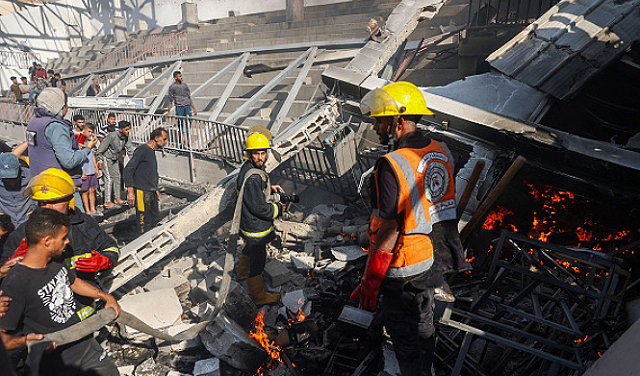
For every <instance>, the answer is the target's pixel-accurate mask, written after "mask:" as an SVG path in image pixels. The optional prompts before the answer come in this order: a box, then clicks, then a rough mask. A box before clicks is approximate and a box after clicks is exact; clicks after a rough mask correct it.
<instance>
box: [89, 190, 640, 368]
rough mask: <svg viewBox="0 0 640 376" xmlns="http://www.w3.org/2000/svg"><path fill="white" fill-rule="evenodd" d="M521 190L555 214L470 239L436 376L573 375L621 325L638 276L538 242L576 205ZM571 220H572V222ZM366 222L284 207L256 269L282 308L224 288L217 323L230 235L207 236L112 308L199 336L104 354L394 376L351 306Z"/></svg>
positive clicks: (509, 221)
mask: <svg viewBox="0 0 640 376" xmlns="http://www.w3.org/2000/svg"><path fill="white" fill-rule="evenodd" d="M518 184H519V183H518V182H514V183H513V186H516V187H517V186H518ZM523 186H525V187H528V186H527V185H526V184H524V185H523ZM527 189H529V193H531V197H529V196H527V198H526V199H525V198H523V196H518V195H517V194H515V193H514V192H509V191H507V192H506V193H505V195H504V196H505V197H507V198H513V197H515V196H518V197H519V203H520V204H522V203H526V204H531V203H536V202H538V203H541V204H539V206H541V207H547V208H551V207H553V209H549V210H552V211H553V215H551V214H549V213H545V212H544V211H543V210H541V209H540V208H538V207H535V205H533V204H531V205H533V206H534V207H535V208H534V209H531V208H528V209H526V210H524V209H522V208H520V209H518V208H513V207H509V206H508V205H506V206H505V205H503V204H504V203H502V202H498V203H497V206H496V207H495V208H494V210H492V211H491V212H490V213H489V215H488V216H487V219H486V220H485V222H484V226H483V228H482V229H478V230H477V231H476V232H475V233H474V235H473V236H472V237H471V238H470V239H469V241H468V242H467V246H468V248H467V250H468V259H467V261H469V262H471V263H472V264H473V266H474V269H473V270H472V271H469V272H465V273H460V274H456V275H451V276H449V277H447V280H448V282H449V284H450V287H451V290H452V292H453V294H454V295H455V297H456V301H455V302H453V303H441V302H438V304H437V307H436V317H440V321H439V323H438V324H437V325H438V328H439V329H438V342H437V349H436V353H435V356H436V363H435V369H436V370H437V375H438V376H444V375H460V374H463V375H478V374H479V375H530V374H534V373H535V372H534V371H536V372H537V371H540V372H541V374H552V373H555V374H558V375H574V374H575V375H577V374H581V373H582V372H584V370H586V369H587V368H588V367H589V366H590V365H591V364H593V362H594V361H595V360H596V359H598V357H599V356H600V355H601V354H602V353H603V352H604V351H606V350H607V348H609V347H610V345H611V344H612V343H613V342H614V341H615V340H616V339H617V338H618V337H619V336H620V335H621V334H622V333H623V332H624V330H625V328H626V326H625V325H626V322H625V320H624V315H623V314H622V312H623V308H624V303H625V295H626V294H627V291H628V289H629V286H630V285H632V283H630V281H632V280H633V276H632V274H631V273H630V272H629V269H628V267H627V266H625V265H626V264H625V260H624V259H623V258H621V257H618V256H621V255H622V254H623V253H624V252H621V251H615V250H614V251H612V252H609V253H605V252H602V250H601V249H598V250H593V249H586V248H584V246H585V245H587V244H589V245H591V246H593V245H594V244H595V245H598V244H599V245H600V246H601V247H602V248H607V247H608V246H606V245H605V244H604V243H603V242H604V240H602V239H603V238H602V237H601V236H600V235H597V236H591V237H586V236H584V237H583V238H584V239H585V240H580V241H581V243H577V244H572V246H574V248H568V247H566V246H563V245H558V244H551V243H548V242H545V241H542V240H540V239H543V240H549V239H558V236H557V235H556V234H557V233H558V232H565V233H566V232H569V231H568V230H567V227H566V225H563V226H560V224H559V222H558V220H560V219H562V220H566V218H567V215H566V213H564V212H563V209H562V207H563V206H564V207H565V209H567V207H568V206H571V204H570V203H569V202H568V201H566V200H564V199H562V197H565V198H569V197H571V195H569V194H566V193H562V192H561V193H560V194H559V195H558V196H559V197H561V199H557V198H549V199H541V198H540V197H538V198H536V197H535V196H536V195H534V194H533V193H532V192H534V190H533V188H531V187H529V188H527ZM536 192H540V190H538V191H536ZM547 193H549V192H547ZM514 195H515V196H514ZM551 196H552V195H551ZM573 199H575V197H574V198H573ZM553 205H556V206H555V207H554V206H553ZM584 205H585V204H584V203H583V202H580V204H579V206H581V207H584ZM570 210H572V211H573V213H574V217H573V219H575V217H576V214H575V213H578V211H577V210H575V208H570ZM545 218H546V219H545ZM550 218H555V219H554V221H555V222H551V221H550V220H549V219H550ZM579 219H580V220H578V222H580V223H583V222H584V221H583V220H582V219H581V218H579ZM367 222H368V212H367V210H364V209H362V208H359V207H357V206H356V205H353V206H349V207H347V206H344V205H319V206H317V207H315V208H313V210H311V211H310V212H309V213H306V215H305V213H304V212H303V210H302V208H301V206H300V205H298V204H294V205H292V208H290V209H289V212H288V213H287V214H286V215H285V216H284V217H283V218H282V219H279V220H276V229H277V234H278V237H277V240H276V241H274V242H273V243H272V244H271V245H270V246H269V247H268V249H267V254H268V255H267V264H266V267H265V270H264V276H265V281H266V283H267V288H268V290H270V291H272V292H280V293H281V294H282V298H281V301H280V305H273V306H264V307H261V308H258V307H256V306H255V305H254V304H253V301H252V299H251V297H250V295H249V294H248V292H247V288H246V286H244V285H243V284H244V282H241V283H237V282H236V281H235V280H232V281H231V288H230V290H229V294H228V296H227V297H226V300H225V303H224V306H223V309H222V311H221V313H220V314H219V315H217V316H216V317H215V318H214V317H213V313H214V310H215V305H216V302H217V299H218V294H219V291H220V288H221V282H222V276H223V270H224V262H225V252H226V251H225V244H226V241H227V240H228V239H227V237H228V232H229V231H228V228H227V227H228V226H223V227H221V228H213V227H212V226H209V227H208V226H205V227H204V228H202V229H200V230H199V231H197V232H196V233H194V234H193V235H192V236H190V237H189V238H188V241H187V242H184V243H183V244H182V245H181V246H180V248H179V249H178V250H176V251H174V253H173V255H174V257H167V258H165V260H164V261H162V262H160V263H159V264H158V265H156V266H154V267H153V268H150V269H149V270H147V271H146V272H145V273H143V274H142V275H140V276H139V277H137V278H136V279H134V280H133V281H131V283H129V286H136V287H135V288H133V289H132V290H131V291H129V292H128V293H127V294H126V295H125V296H123V297H122V298H121V299H120V302H121V304H122V307H123V309H124V310H125V311H128V312H131V313H133V314H134V315H136V316H138V317H139V318H140V319H142V320H143V321H145V322H146V323H148V324H149V325H150V326H152V327H153V328H155V329H160V330H163V331H165V332H166V333H168V334H169V335H175V334H177V333H183V332H185V330H188V329H189V328H192V327H193V326H194V325H196V324H198V323H203V322H204V324H202V325H205V324H206V328H205V329H204V330H202V331H200V332H199V335H197V336H195V337H194V338H191V339H188V340H183V341H174V342H166V341H165V342H161V340H159V339H154V338H153V337H151V336H149V335H146V334H143V333H137V332H135V331H134V330H131V329H129V328H115V327H111V330H110V331H108V332H107V331H104V332H103V333H101V337H102V338H108V339H109V341H105V342H103V343H104V346H106V347H107V348H108V351H109V354H110V356H112V358H113V359H114V360H115V361H116V363H117V364H118V365H119V366H121V373H122V374H123V375H130V376H143V375H153V376H158V375H162V376H164V375H171V376H180V375H183V376H200V375H206V376H215V375H220V374H224V375H229V374H234V375H241V374H242V375H288V376H296V375H311V376H315V375H318V376H324V375H345V376H346V375H378V374H382V375H385V373H383V372H386V374H391V375H393V374H398V367H397V363H396V361H395V354H394V353H393V347H392V345H391V343H390V341H389V339H388V338H387V337H386V334H385V333H384V330H383V327H382V323H381V320H380V318H379V317H377V316H376V315H374V314H373V313H372V312H368V311H364V310H361V309H359V308H357V307H355V304H353V303H350V302H349V300H348V299H349V296H350V294H351V292H352V291H353V289H354V288H355V286H357V284H358V283H359V281H360V277H361V275H360V273H361V272H362V270H363V267H364V263H365V261H366V257H363V256H365V255H366V252H365V250H364V248H363V247H366V246H368V241H367V238H366V227H367ZM527 224H528V225H527ZM545 226H547V227H545ZM585 226H586V225H585ZM594 226H595V225H594V224H593V223H591V227H592V228H593V227H594ZM583 227H584V226H583ZM596 227H597V226H596ZM579 231H581V232H582V233H584V230H579ZM625 231H626V230H624V231H621V232H620V233H622V234H628V232H625ZM615 233H616V234H617V232H615ZM363 234H364V236H363ZM614 238H615V236H614ZM572 239H573V238H572ZM580 239H582V238H580ZM589 242H591V243H589ZM628 242H631V243H633V242H632V240H628ZM633 244H635V243H633ZM592 248H593V247H592ZM609 248H611V247H610V246H609ZM614 248H615V247H614ZM607 249H608V248H607ZM150 307H151V309H150ZM209 320H211V321H210V322H209ZM117 329H119V330H117ZM381 344H382V345H381Z"/></svg>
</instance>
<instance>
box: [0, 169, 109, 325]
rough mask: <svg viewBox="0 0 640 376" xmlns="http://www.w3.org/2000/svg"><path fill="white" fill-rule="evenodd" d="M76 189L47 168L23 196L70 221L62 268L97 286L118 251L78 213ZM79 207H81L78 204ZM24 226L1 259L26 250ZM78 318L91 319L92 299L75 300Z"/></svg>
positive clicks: (92, 222) (13, 235)
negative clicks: (100, 274)
mask: <svg viewBox="0 0 640 376" xmlns="http://www.w3.org/2000/svg"><path fill="white" fill-rule="evenodd" d="M76 190H77V188H76V186H75V185H74V183H73V180H71V177H70V176H69V174H67V173H66V172H64V171H62V170H59V169H56V168H50V169H47V170H45V171H43V172H41V173H40V174H38V175H36V176H34V177H33V178H31V180H30V181H29V185H28V186H27V189H26V190H25V192H24V194H25V195H30V196H31V198H32V199H33V200H34V201H36V202H37V204H38V206H39V207H43V208H49V209H53V210H56V211H58V212H60V213H62V214H65V215H66V216H67V217H69V220H70V223H71V225H70V227H69V240H70V241H69V244H67V246H66V247H65V250H64V252H63V253H62V258H63V259H64V263H65V265H66V266H67V267H68V268H69V269H71V270H74V271H75V272H76V273H77V275H78V277H79V278H80V279H83V280H85V281H88V282H91V283H94V284H96V273H97V272H101V271H104V270H109V269H111V268H113V266H114V265H115V263H116V262H118V257H119V255H120V250H119V249H118V247H117V244H116V241H115V239H113V238H112V237H110V236H109V235H108V234H107V233H106V232H105V231H104V230H103V229H101V228H100V226H99V225H98V223H97V222H96V221H95V220H94V219H93V218H91V216H89V215H87V214H85V213H82V212H80V211H79V210H78V209H77V207H76V204H75V199H74V197H73V195H74V193H75V192H76ZM78 204H81V203H78ZM27 242H28V239H26V223H23V224H21V225H20V226H18V227H17V228H16V229H15V231H14V232H13V233H11V235H10V236H9V238H8V239H7V241H6V243H5V245H4V248H3V252H2V258H3V259H7V258H9V256H11V258H13V257H21V256H24V252H25V251H26V249H27V245H28V243H27ZM78 303H79V304H78V305H77V306H76V307H77V314H78V316H79V317H80V318H81V319H83V320H84V319H86V318H87V317H89V316H91V315H92V314H93V313H94V312H95V310H96V306H95V302H94V301H93V299H91V298H86V297H79V298H78Z"/></svg>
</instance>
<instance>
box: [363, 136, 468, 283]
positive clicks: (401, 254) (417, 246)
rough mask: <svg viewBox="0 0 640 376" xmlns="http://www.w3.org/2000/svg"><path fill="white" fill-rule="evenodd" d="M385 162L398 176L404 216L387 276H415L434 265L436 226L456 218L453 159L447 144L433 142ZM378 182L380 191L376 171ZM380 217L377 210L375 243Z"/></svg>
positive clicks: (373, 219) (398, 153)
mask: <svg viewBox="0 0 640 376" xmlns="http://www.w3.org/2000/svg"><path fill="white" fill-rule="evenodd" d="M382 158H385V159H386V160H387V161H388V162H389V164H390V165H391V167H392V169H393V171H394V173H395V175H396V178H397V181H398V184H399V187H398V188H399V189H398V191H399V197H398V209H397V214H398V215H400V214H402V217H403V219H404V223H403V224H402V228H401V229H400V236H399V237H398V241H397V242H396V245H395V247H394V249H393V253H394V258H393V261H392V262H391V265H390V266H389V269H388V270H387V276H388V277H392V278H406V277H412V276H416V275H419V274H421V273H424V272H426V271H427V270H429V269H430V268H431V265H433V245H432V244H431V239H430V238H429V234H430V233H431V229H432V226H433V224H434V223H437V222H440V221H446V220H450V219H455V218H456V193H455V180H454V177H453V157H452V155H451V152H450V151H449V149H448V148H447V146H446V145H445V144H443V143H440V142H437V141H433V140H432V141H431V143H430V144H429V145H428V146H427V147H424V148H422V149H409V148H403V149H398V150H396V151H394V152H392V153H389V154H385V155H384V156H382ZM375 179H376V187H377V184H378V170H377V169H376V176H375ZM377 214H378V208H375V210H374V211H373V213H372V214H371V219H370V221H369V238H370V240H371V241H372V242H375V240H376V233H377V232H378V230H379V229H380V224H381V223H382V219H381V218H379V217H378V216H377Z"/></svg>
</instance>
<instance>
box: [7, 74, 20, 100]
mask: <svg viewBox="0 0 640 376" xmlns="http://www.w3.org/2000/svg"><path fill="white" fill-rule="evenodd" d="M11 82H12V84H11V86H10V87H9V90H11V97H13V103H20V102H22V92H21V91H20V85H19V84H18V79H17V78H16V77H15V76H14V77H11Z"/></svg>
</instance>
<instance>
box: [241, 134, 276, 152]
mask: <svg viewBox="0 0 640 376" xmlns="http://www.w3.org/2000/svg"><path fill="white" fill-rule="evenodd" d="M261 149H271V146H269V138H267V136H265V135H263V134H262V133H258V132H254V133H252V134H250V135H249V137H247V143H246V147H245V149H244V150H261Z"/></svg>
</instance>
